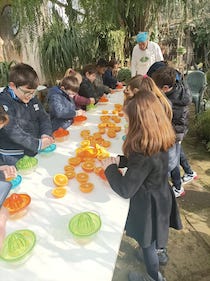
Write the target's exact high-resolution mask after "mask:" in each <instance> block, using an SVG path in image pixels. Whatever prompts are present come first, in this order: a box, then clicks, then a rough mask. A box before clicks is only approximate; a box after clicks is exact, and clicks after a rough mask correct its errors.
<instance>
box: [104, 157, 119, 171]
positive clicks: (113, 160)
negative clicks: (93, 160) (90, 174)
mask: <svg viewBox="0 0 210 281" xmlns="http://www.w3.org/2000/svg"><path fill="white" fill-rule="evenodd" d="M111 164H116V165H118V164H119V163H118V164H117V159H116V158H115V157H109V158H105V159H103V160H101V165H102V168H103V169H104V170H106V168H107V167H108V166H110V165H111Z"/></svg>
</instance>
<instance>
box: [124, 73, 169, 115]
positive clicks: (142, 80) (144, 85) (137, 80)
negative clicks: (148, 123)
mask: <svg viewBox="0 0 210 281" xmlns="http://www.w3.org/2000/svg"><path fill="white" fill-rule="evenodd" d="M128 86H129V87H130V90H131V91H132V93H133V95H135V93H136V92H138V91H139V90H141V89H145V90H148V91H151V92H152V93H153V94H154V95H155V96H156V97H158V99H159V100H160V102H161V104H162V106H163V107H164V109H165V112H166V114H167V116H168V118H169V120H172V117H173V113H172V109H171V104H170V103H169V101H168V99H167V98H166V96H165V95H164V94H163V93H162V92H161V91H160V89H159V88H158V87H157V85H156V84H155V82H154V81H153V80H152V78H150V77H149V76H147V75H144V76H143V75H136V76H134V77H132V78H131V79H130V81H129V82H128V84H127V87H128ZM127 96H128V95H127ZM127 96H126V92H125V99H126V98H127Z"/></svg>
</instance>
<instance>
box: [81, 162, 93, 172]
mask: <svg viewBox="0 0 210 281" xmlns="http://www.w3.org/2000/svg"><path fill="white" fill-rule="evenodd" d="M94 167H95V164H94V163H93V162H92V161H87V162H84V163H82V169H83V170H84V171H85V172H88V173H90V172H92V171H93V170H94Z"/></svg>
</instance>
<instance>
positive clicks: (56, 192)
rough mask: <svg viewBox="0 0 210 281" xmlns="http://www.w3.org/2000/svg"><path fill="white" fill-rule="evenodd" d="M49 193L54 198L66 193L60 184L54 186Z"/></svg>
mask: <svg viewBox="0 0 210 281" xmlns="http://www.w3.org/2000/svg"><path fill="white" fill-rule="evenodd" d="M51 193H52V195H53V196H54V197H56V198H62V197H64V196H65V195H66V189H65V188H64V187H62V186H59V187H55V188H53V190H52V192H51Z"/></svg>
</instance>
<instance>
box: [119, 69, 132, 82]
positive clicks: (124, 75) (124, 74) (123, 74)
mask: <svg viewBox="0 0 210 281" xmlns="http://www.w3.org/2000/svg"><path fill="white" fill-rule="evenodd" d="M130 78H131V71H130V69H129V68H127V67H124V68H121V69H120V70H119V71H118V74H117V80H118V81H119V82H125V83H127V82H128V80H129V79H130Z"/></svg>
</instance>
